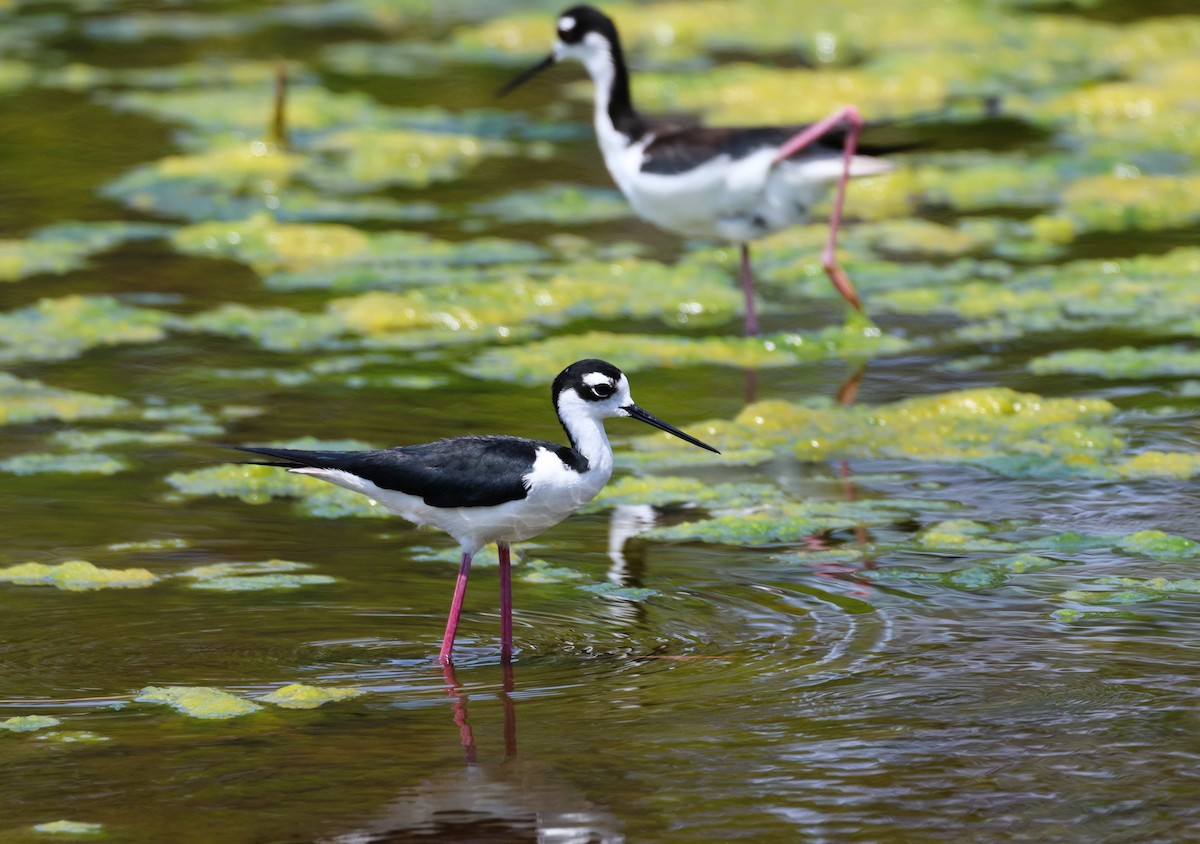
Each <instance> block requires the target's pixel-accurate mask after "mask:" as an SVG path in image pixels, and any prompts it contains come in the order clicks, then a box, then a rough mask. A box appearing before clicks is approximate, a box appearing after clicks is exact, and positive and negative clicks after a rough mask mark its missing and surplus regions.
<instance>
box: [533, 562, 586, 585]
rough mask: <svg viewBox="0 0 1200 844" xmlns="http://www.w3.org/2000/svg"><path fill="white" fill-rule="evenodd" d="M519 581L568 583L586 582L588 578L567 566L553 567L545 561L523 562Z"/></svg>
mask: <svg viewBox="0 0 1200 844" xmlns="http://www.w3.org/2000/svg"><path fill="white" fill-rule="evenodd" d="M519 576H520V579H521V580H522V581H523V582H525V583H541V584H546V583H569V582H571V581H575V580H587V579H588V576H587V575H586V574H584V573H583V572H581V571H577V570H576V569H573V568H568V567H567V566H553V565H551V564H550V563H547V562H546V561H545V560H528V561H523V564H522V566H521V570H520V575H519Z"/></svg>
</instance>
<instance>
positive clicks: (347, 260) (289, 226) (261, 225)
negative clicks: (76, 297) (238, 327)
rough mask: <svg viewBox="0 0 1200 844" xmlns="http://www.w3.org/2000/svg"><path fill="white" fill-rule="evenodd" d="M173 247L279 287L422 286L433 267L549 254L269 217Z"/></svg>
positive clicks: (205, 231)
mask: <svg viewBox="0 0 1200 844" xmlns="http://www.w3.org/2000/svg"><path fill="white" fill-rule="evenodd" d="M173 243H174V245H175V247H176V248H177V249H179V250H180V251H182V252H185V253H188V254H196V255H206V256H209V257H220V258H229V259H232V260H235V261H240V262H242V263H244V264H247V265H249V266H250V267H252V268H253V269H254V270H255V271H257V272H258V273H260V274H262V275H275V274H284V275H283V276H281V277H280V278H279V279H277V280H276V281H274V282H269V284H271V285H272V286H274V287H276V288H277V289H281V290H288V289H294V288H302V287H318V288H320V287H329V288H335V289H337V288H339V287H349V288H353V287H355V286H360V287H368V286H379V283H376V284H369V283H362V282H354V281H341V280H340V279H341V278H342V277H343V276H345V275H351V276H353V275H354V274H363V273H369V274H377V275H384V277H385V278H387V277H391V278H394V279H395V280H394V281H393V282H392V283H393V284H397V285H404V284H405V278H406V276H409V275H414V274H415V275H416V281H417V283H424V282H428V281H432V280H434V279H433V278H432V277H430V276H429V271H430V269H431V268H437V267H447V266H486V265H490V264H514V265H517V264H523V263H528V262H532V261H535V260H537V259H539V258H542V257H545V256H546V255H547V253H546V251H545V250H543V249H540V248H538V247H536V246H532V245H530V244H526V243H519V242H516V241H507V240H502V239H500V238H481V239H479V240H474V241H467V242H465V243H450V242H448V241H443V240H437V239H435V238H432V237H430V236H429V235H426V234H421V233H418V232H406V231H393V232H384V233H370V232H364V231H361V230H359V229H356V228H352V227H350V226H347V225H343V224H340V223H283V222H279V221H278V220H276V219H275V218H274V217H273V216H271V215H268V214H256V215H253V216H250V217H247V218H245V219H242V220H230V221H228V222H206V223H195V224H193V225H190V226H185V227H183V228H182V229H180V230H179V231H177V232H176V233H175V235H174V238H173Z"/></svg>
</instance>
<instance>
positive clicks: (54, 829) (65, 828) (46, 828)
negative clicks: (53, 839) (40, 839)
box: [33, 820, 104, 835]
mask: <svg viewBox="0 0 1200 844" xmlns="http://www.w3.org/2000/svg"><path fill="white" fill-rule="evenodd" d="M33 830H34V831H35V832H45V833H49V834H51V835H99V834H101V833H102V832H104V824H102V823H88V822H87V821H67V820H61V821H49V822H47V823H38V824H34V825H33Z"/></svg>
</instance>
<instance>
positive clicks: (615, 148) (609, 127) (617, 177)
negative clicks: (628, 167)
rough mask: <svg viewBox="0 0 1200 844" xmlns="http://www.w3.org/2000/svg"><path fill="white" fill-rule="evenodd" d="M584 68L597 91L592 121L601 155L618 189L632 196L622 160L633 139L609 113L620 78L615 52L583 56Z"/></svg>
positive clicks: (590, 53) (595, 52)
mask: <svg viewBox="0 0 1200 844" xmlns="http://www.w3.org/2000/svg"><path fill="white" fill-rule="evenodd" d="M583 65H584V67H585V68H587V72H588V76H590V77H591V79H592V84H593V85H594V86H595V89H596V92H595V101H594V103H593V108H592V120H593V123H594V125H595V128H596V142H597V143H598V144H599V145H600V154H601V155H602V156H603V157H604V164H605V166H606V167H607V168H608V172H609V174H610V175H611V176H612V177H613V180H614V181H615V182H616V183H617V187H619V188H621V189H622V190H623V191H625V192H626V193H628V191H627V190H626V188H627V186H626V185H625V184H624V181H625V172H624V171H625V168H624V167H623V166H622V160H621V159H622V156H623V154H624V153H625V152H626V151H627V150H628V149H629V138H628V137H626V136H625V135H624V134H622V133H621V132H618V131H617V128H616V127H615V126H613V122H612V116H611V115H610V114H609V113H608V107H609V101H610V100H611V99H612V90H613V83H614V82H615V80H616V75H617V72H616V67H615V65H614V63H613V56H612V53H611V52H610V51H609V50H608V49H602V50H592V51H590V52H588V53H587V54H586V55H585V56H584V57H583Z"/></svg>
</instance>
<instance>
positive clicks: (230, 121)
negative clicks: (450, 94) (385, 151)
mask: <svg viewBox="0 0 1200 844" xmlns="http://www.w3.org/2000/svg"><path fill="white" fill-rule="evenodd" d="M272 96H273V90H272V86H271V85H270V84H269V83H267V82H266V81H265V80H264V81H262V82H261V83H260V84H256V85H255V84H251V85H239V86H236V87H215V86H209V87H204V88H196V89H190V90H181V91H180V90H171V91H127V92H124V93H121V94H118V95H115V96H113V97H112V98H111V103H112V105H113V106H115V107H116V108H118V109H121V110H126V111H133V112H137V113H139V114H145V115H148V116H150V117H154V118H157V119H160V120H167V121H170V122H173V123H180V124H184V125H187V126H190V127H193V128H195V129H198V130H203V131H204V132H208V133H213V134H218V133H239V132H246V133H249V134H250V135H251V136H258V135H260V134H261V133H262V132H263V131H264V129H265V126H266V123H267V120H268V117H269V115H270V114H271V107H272ZM386 113H387V109H385V108H384V107H383V106H381V105H379V104H378V103H376V102H375V101H374V100H372V99H371V98H370V97H368V96H366V95H365V94H360V93H335V92H333V91H329V90H327V89H324V88H318V87H314V86H308V85H300V86H294V87H293V88H292V89H291V90H289V92H288V103H287V120H288V127H289V129H290V130H291V131H292V132H294V133H307V132H314V131H320V130H328V129H330V128H337V127H344V126H369V125H371V124H373V123H374V124H380V123H383V122H385V115H386Z"/></svg>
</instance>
